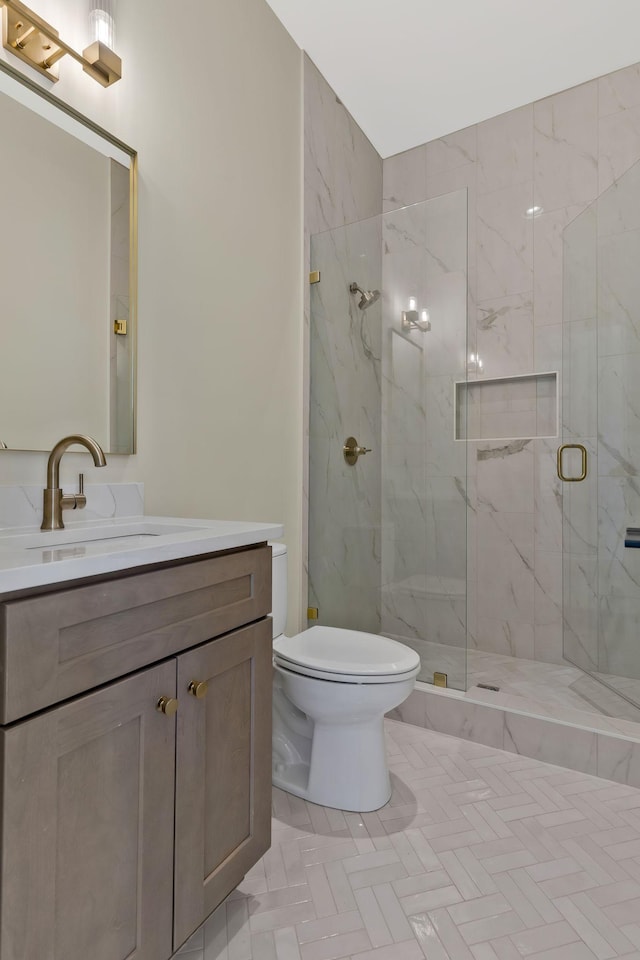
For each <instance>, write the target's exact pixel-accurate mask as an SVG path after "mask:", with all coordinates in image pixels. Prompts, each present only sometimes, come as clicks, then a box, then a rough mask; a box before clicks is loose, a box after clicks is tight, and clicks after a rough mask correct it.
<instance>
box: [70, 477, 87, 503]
mask: <svg viewBox="0 0 640 960" xmlns="http://www.w3.org/2000/svg"><path fill="white" fill-rule="evenodd" d="M75 499H76V505H75V507H74V508H73V509H74V510H77V509H78V507H86V505H87V498H86V496H85V494H84V473H79V474H78V492H77V493H76V498H75Z"/></svg>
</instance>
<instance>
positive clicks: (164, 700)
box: [156, 697, 178, 717]
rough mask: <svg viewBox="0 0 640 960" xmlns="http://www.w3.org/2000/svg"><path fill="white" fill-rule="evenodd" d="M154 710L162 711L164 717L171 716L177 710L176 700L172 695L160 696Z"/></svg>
mask: <svg viewBox="0 0 640 960" xmlns="http://www.w3.org/2000/svg"><path fill="white" fill-rule="evenodd" d="M156 710H159V711H160V713H164V715H165V717H173V716H174V715H175V714H176V713H177V712H178V701H177V700H174V699H173V698H172V697H160V699H159V700H158V702H157V704H156Z"/></svg>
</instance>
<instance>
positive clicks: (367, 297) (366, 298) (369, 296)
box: [349, 283, 380, 310]
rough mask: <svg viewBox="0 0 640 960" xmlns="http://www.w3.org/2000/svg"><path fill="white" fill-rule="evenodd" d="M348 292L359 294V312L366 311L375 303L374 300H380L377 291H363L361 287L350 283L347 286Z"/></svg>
mask: <svg viewBox="0 0 640 960" xmlns="http://www.w3.org/2000/svg"><path fill="white" fill-rule="evenodd" d="M349 290H350V291H351V293H359V294H360V301H359V303H358V306H359V307H360V309H361V310H366V309H367V308H368V307H370V306H371V304H372V303H375V302H376V300H379V299H380V291H379V290H363V289H362V288H361V287H359V286H358V284H357V283H352V284H351V285H350V286H349Z"/></svg>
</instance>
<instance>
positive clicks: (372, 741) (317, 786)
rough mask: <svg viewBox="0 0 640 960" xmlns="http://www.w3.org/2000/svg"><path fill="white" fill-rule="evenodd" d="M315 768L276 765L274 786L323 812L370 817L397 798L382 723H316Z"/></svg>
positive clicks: (312, 749) (312, 750) (289, 764)
mask: <svg viewBox="0 0 640 960" xmlns="http://www.w3.org/2000/svg"><path fill="white" fill-rule="evenodd" d="M310 746H311V757H310V762H309V763H304V762H297V763H281V762H280V763H278V762H277V761H274V766H273V777H272V779H273V783H274V785H275V786H276V787H279V788H280V789H281V790H286V791H287V793H292V794H293V795H294V796H296V797H302V798H303V799H304V800H310V801H311V802H312V803H318V804H320V805H321V806H323V807H333V808H335V809H336V810H348V811H353V812H356V813H368V812H370V811H371V810H379V809H380V807H383V806H384V805H385V803H387V802H388V800H389V798H390V796H391V781H390V779H389V771H388V769H387V763H386V758H385V742H384V727H383V720H382V718H376V719H374V720H368V721H365V722H362V723H353V724H349V725H348V726H345V725H344V724H332V723H316V724H314V729H313V739H312V741H311V744H310Z"/></svg>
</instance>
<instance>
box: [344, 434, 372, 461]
mask: <svg viewBox="0 0 640 960" xmlns="http://www.w3.org/2000/svg"><path fill="white" fill-rule="evenodd" d="M342 452H343V454H344V458H345V460H346V461H347V463H348V464H349V466H351V467H353V466H354V465H355V464H356V463H357V462H358V457H363V456H364V455H365V453H371V448H370V447H361V446H360V444H359V443H358V441H357V440H356V438H355V437H347V439H346V440H345V442H344V446H343V448H342Z"/></svg>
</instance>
